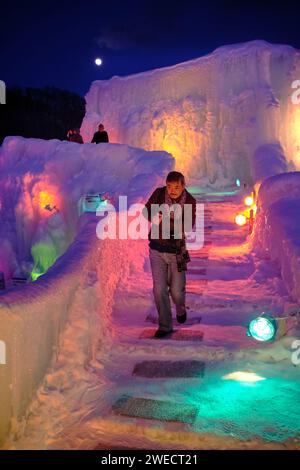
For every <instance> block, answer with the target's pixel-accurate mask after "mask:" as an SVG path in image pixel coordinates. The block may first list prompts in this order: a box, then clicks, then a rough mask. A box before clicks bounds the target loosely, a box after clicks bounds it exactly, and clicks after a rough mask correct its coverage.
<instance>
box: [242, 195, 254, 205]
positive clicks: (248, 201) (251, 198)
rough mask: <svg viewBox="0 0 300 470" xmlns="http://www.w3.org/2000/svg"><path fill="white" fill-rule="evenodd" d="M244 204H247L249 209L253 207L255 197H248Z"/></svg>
mask: <svg viewBox="0 0 300 470" xmlns="http://www.w3.org/2000/svg"><path fill="white" fill-rule="evenodd" d="M244 203H245V205H246V206H248V207H250V206H252V205H253V203H254V199H253V197H252V196H247V197H245V199H244Z"/></svg>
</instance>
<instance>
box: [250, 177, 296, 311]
mask: <svg viewBox="0 0 300 470" xmlns="http://www.w3.org/2000/svg"><path fill="white" fill-rule="evenodd" d="M299 211H300V172H290V173H282V174H280V175H276V176H273V177H271V178H268V179H266V180H265V181H264V182H263V183H262V185H261V187H260V189H259V193H258V209H257V215H256V221H255V224H254V233H253V237H252V244H253V248H254V249H255V250H257V252H258V253H259V254H260V255H261V256H264V257H267V258H268V259H271V260H274V261H277V262H278V264H279V266H280V268H281V275H282V278H283V280H284V282H285V285H286V287H287V289H288V291H289V293H290V294H291V296H292V297H293V298H294V300H295V301H297V302H298V303H299V302H300V221H299Z"/></svg>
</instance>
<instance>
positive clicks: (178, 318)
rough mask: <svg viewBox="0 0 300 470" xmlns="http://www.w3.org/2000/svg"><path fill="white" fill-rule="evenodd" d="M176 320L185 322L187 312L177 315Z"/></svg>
mask: <svg viewBox="0 0 300 470" xmlns="http://www.w3.org/2000/svg"><path fill="white" fill-rule="evenodd" d="M176 320H177V321H178V323H185V322H186V312H184V314H183V315H176Z"/></svg>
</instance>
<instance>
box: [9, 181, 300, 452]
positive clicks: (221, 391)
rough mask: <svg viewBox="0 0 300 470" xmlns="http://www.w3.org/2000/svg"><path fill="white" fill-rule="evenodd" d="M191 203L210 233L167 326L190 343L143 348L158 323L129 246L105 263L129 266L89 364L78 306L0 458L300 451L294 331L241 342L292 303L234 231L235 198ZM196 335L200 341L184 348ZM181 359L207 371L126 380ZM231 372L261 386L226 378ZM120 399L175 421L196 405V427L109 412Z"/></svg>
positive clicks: (143, 258)
mask: <svg viewBox="0 0 300 470" xmlns="http://www.w3.org/2000/svg"><path fill="white" fill-rule="evenodd" d="M194 190H195V188H194ZM197 199H198V200H199V201H205V210H206V223H205V225H206V226H207V227H211V229H208V228H207V234H206V245H205V246H204V247H203V248H202V250H200V251H199V252H196V253H193V254H192V262H191V264H190V269H189V274H188V284H187V306H188V321H187V323H186V325H180V326H179V325H176V324H175V325H174V326H175V327H176V330H182V332H184V333H185V335H186V340H184V341H182V340H181V341H180V340H179V341H178V340H176V341H175V340H172V339H169V340H154V339H151V338H150V335H151V334H152V333H153V328H155V327H156V324H155V308H154V305H153V300H152V281H151V274H150V268H149V262H148V259H147V249H144V248H145V246H146V244H145V242H144V241H139V242H138V243H136V242H134V243H135V248H134V251H135V253H134V254H133V253H132V251H133V250H132V242H131V249H130V247H128V251H127V252H126V257H125V258H124V257H123V258H122V260H121V261H120V260H119V257H118V256H117V257H115V258H113V263H114V264H116V263H119V264H118V266H119V267H120V268H121V267H122V268H124V264H125V265H126V264H129V265H130V266H131V269H129V270H127V271H123V273H122V275H121V276H120V277H119V278H118V283H117V285H116V290H115V292H114V296H113V299H110V300H111V302H112V303H111V307H112V308H111V309H109V308H108V309H106V310H105V311H104V312H102V311H101V315H106V321H103V319H102V320H101V321H100V322H99V323H98V324H97V327H98V328H99V327H100V326H101V330H100V337H99V343H98V346H97V350H96V351H95V357H94V358H93V359H92V361H86V360H85V358H84V354H83V347H82V345H83V343H82V341H83V340H84V339H86V338H85V331H86V329H87V328H88V327H87V322H88V321H89V315H86V314H85V309H84V308H83V309H82V308H75V309H72V310H71V311H70V315H69V318H68V323H67V327H66V329H65V331H64V333H63V334H62V341H61V346H60V351H59V354H58V357H57V361H56V362H54V364H53V366H52V368H51V369H50V370H49V371H48V373H47V374H46V376H45V379H44V381H43V384H42V385H41V386H40V388H39V390H38V393H37V398H36V399H35V400H34V401H33V403H32V404H31V406H30V408H29V410H28V413H27V420H26V425H25V422H24V426H23V427H22V426H21V427H20V426H16V428H15V429H14V432H13V433H12V434H11V436H10V439H9V440H7V442H6V444H5V448H14V449H94V448H99V449H101V448H102V449H104V448H109V449H116V448H148V449H154V448H155V449H176V448H179V449H215V448H218V449H223V448H224V449H228V448H231V449H232V448H239V449H247V448H251V449H254V448H257V449H262V448H264V449H271V448H273V449H274V448H276V449H281V448H282V449H285V448H289V449H292V448H299V436H300V434H299V431H300V426H299V423H300V419H299V410H300V407H299V394H298V391H299V382H300V378H299V367H295V366H294V365H293V364H292V361H291V354H292V349H291V345H292V342H293V340H294V339H295V337H293V336H291V332H290V333H289V336H287V337H285V338H283V339H281V340H279V341H277V342H276V343H274V344H272V343H271V344H260V343H257V342H255V341H254V340H253V339H250V338H248V337H246V328H247V324H248V321H249V320H250V319H252V318H253V317H255V316H256V315H257V314H258V313H260V312H261V311H263V310H264V311H266V310H267V311H270V312H272V313H274V314H276V315H278V316H282V315H283V314H284V313H285V312H286V311H287V310H288V309H290V308H291V306H292V305H293V300H292V299H291V297H290V295H289V293H288V292H287V289H286V287H285V285H284V282H283V280H282V277H281V274H280V268H279V266H278V265H277V264H276V263H272V262H270V260H269V259H262V258H261V257H260V258H259V257H257V256H256V255H255V253H254V252H253V251H251V246H250V243H249V239H247V235H248V231H247V228H238V227H237V226H236V225H234V224H233V220H234V214H235V213H236V211H238V210H239V209H240V208H241V207H243V206H242V204H241V195H240V194H238V193H236V194H235V193H234V192H233V191H232V192H231V194H230V193H229V194H225V193H223V194H219V196H218V195H214V196H209V195H205V194H200V195H197ZM209 242H212V243H211V244H210V243H209ZM138 245H140V248H141V249H140V251H139V256H138V257H137V255H136V253H137V251H136V250H137V246H138ZM120 248H121V247H120ZM123 248H124V246H123V247H122V250H123ZM114 253H115V251H114ZM118 253H119V254H120V253H121V251H119V252H118ZM130 253H131V258H130V259H129V260H128V258H127V256H128V255H130ZM115 254H116V253H115ZM94 256H95V253H94V254H93V255H92V257H93V258H94ZM102 256H104V257H106V258H107V259H106V260H102V261H101V257H99V258H98V260H97V261H96V265H97V264H98V263H100V264H101V267H100V269H99V273H101V272H102V268H103V265H104V264H105V262H106V261H109V262H110V263H112V256H113V253H112V252H111V250H110V249H109V246H107V247H106V250H104V251H103V252H102ZM93 258H92V259H93ZM89 259H90V258H89ZM118 260H119V261H118ZM90 261H91V259H90ZM90 261H89V263H90ZM94 268H95V269H97V268H96V267H94ZM90 269H91V268H90ZM118 269H119V268H118ZM203 270H204V271H203ZM110 272H112V270H110ZM107 274H108V273H107ZM106 281H107V279H106ZM110 284H111V282H110ZM107 292H108V291H107ZM94 293H95V292H94V291H93V292H92V291H89V293H88V297H89V298H90V296H91V294H93V295H94ZM79 297H80V295H79ZM105 312H106V313H105ZM99 313H100V312H99ZM109 315H111V316H110V317H109ZM200 317H201V318H200ZM148 333H150V335H148ZM298 333H299V332H298ZM199 334H200V336H199ZM201 334H203V338H202V340H201V341H198V342H197V341H191V338H192V337H193V336H194V338H195V335H196V336H197V335H198V337H201ZM294 334H295V335H296V337H297V332H296V331H294ZM141 336H142V337H141ZM78 349H79V352H78ZM178 360H180V361H191V360H196V361H202V362H203V364H204V373H203V374H201V375H200V374H199V376H198V377H197V376H195V377H191V378H187V377H180V374H179V376H178V377H173V378H149V377H143V376H140V375H132V373H133V370H134V368H135V366H136V365H137V364H139V363H141V362H143V361H170V362H174V361H178ZM162 368H163V366H162ZM234 372H251V373H252V374H256V375H257V376H259V377H261V378H263V379H264V380H260V381H257V382H253V383H246V382H244V381H243V380H240V381H234V380H226V376H228V374H231V373H234ZM124 396H125V397H126V396H127V397H128V396H129V397H131V398H132V397H133V398H141V399H143V400H147V399H148V400H159V401H162V402H167V403H171V404H172V407H173V408H174V409H175V410H179V414H180V412H183V413H184V410H185V408H186V407H189V409H190V408H191V407H192V408H194V409H196V410H197V412H196V418H195V419H194V420H193V421H192V422H190V421H189V420H188V419H186V421H185V418H183V419H182V420H180V419H179V421H178V420H171V421H169V420H168V419H165V417H164V418H163V417H162V418H161V419H159V417H157V412H156V411H155V410H154V411H153V410H152V411H151V413H152V414H153V415H154V418H153V416H152V419H151V417H150V419H149V417H148V419H145V418H143V417H140V416H135V417H134V416H131V417H130V416H124V415H121V414H120V413H118V412H116V410H115V411H114V410H113V409H112V408H113V406H114V404H115V403H116V402H118V400H119V399H120V398H122V397H123V399H124ZM142 403H143V404H145V402H144V401H143V402H142ZM135 411H136V410H135ZM141 411H142V410H139V409H138V411H137V412H138V413H140V412H141ZM131 412H132V411H131ZM158 412H159V410H158ZM167 414H168V413H167Z"/></svg>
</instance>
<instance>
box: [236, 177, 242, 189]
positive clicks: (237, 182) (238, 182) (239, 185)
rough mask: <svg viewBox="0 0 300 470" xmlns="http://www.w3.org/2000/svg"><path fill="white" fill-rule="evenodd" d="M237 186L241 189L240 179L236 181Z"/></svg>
mask: <svg viewBox="0 0 300 470" xmlns="http://www.w3.org/2000/svg"><path fill="white" fill-rule="evenodd" d="M235 184H236V185H237V187H238V188H240V187H241V180H239V179H238V178H237V179H236V180H235Z"/></svg>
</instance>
